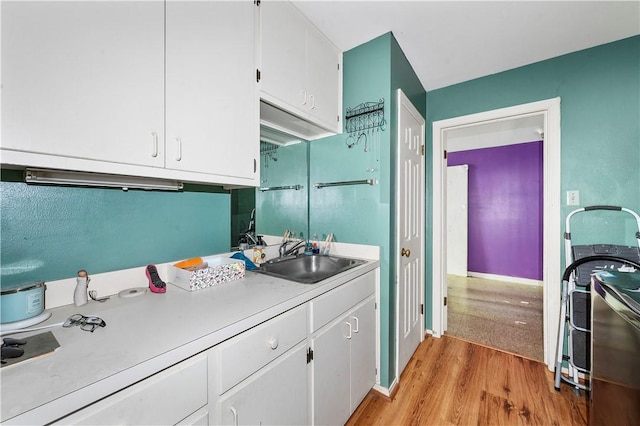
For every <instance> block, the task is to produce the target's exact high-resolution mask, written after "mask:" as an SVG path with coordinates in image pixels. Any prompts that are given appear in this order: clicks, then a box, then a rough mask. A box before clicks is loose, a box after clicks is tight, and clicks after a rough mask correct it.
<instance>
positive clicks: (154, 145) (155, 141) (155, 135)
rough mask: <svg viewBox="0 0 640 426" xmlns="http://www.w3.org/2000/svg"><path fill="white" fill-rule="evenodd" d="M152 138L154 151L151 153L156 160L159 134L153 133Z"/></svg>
mask: <svg viewBox="0 0 640 426" xmlns="http://www.w3.org/2000/svg"><path fill="white" fill-rule="evenodd" d="M151 136H153V151H151V156H152V157H153V158H156V157H157V156H158V133H157V132H151Z"/></svg>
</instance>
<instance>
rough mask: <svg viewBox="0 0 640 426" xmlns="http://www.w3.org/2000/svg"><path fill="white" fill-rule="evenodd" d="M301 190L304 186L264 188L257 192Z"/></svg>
mask: <svg viewBox="0 0 640 426" xmlns="http://www.w3.org/2000/svg"><path fill="white" fill-rule="evenodd" d="M302 188H304V186H302V185H286V186H266V187H263V188H258V190H260V191H262V192H265V191H282V190H285V189H295V190H296V191H298V190H300V189H302Z"/></svg>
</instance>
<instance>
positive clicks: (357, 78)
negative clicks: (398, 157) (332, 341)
mask: <svg viewBox="0 0 640 426" xmlns="http://www.w3.org/2000/svg"><path fill="white" fill-rule="evenodd" d="M343 63H344V70H343V81H344V88H343V109H344V112H345V113H346V109H347V108H355V107H357V106H358V105H359V104H361V103H364V102H377V101H379V100H380V99H384V101H385V111H384V116H385V119H386V121H387V127H386V129H385V130H384V131H380V132H370V133H368V134H367V135H366V137H367V139H368V151H367V152H365V151H364V140H361V142H360V143H359V144H357V145H355V146H353V147H352V148H348V147H347V138H348V137H349V136H350V135H349V134H347V133H343V134H341V135H338V136H334V137H330V138H325V139H321V140H316V141H312V142H311V143H310V148H311V153H310V171H309V175H310V184H311V189H310V191H311V192H310V197H309V199H310V202H309V206H310V210H309V224H310V225H309V227H310V232H311V233H312V234H313V233H317V234H318V236H322V235H323V234H327V233H329V232H333V233H334V235H335V239H336V241H339V242H348V243H358V244H370V245H377V246H380V250H381V259H380V260H381V262H380V307H379V309H380V312H379V315H380V354H381V360H380V369H381V371H380V382H381V385H382V386H389V385H390V384H391V382H392V381H393V379H394V378H395V374H396V372H395V363H396V360H395V337H396V336H395V327H396V324H395V314H396V313H395V275H394V271H393V270H392V265H391V261H392V260H393V256H392V253H393V251H392V245H393V241H394V233H393V225H392V224H393V217H392V215H393V210H394V208H393V205H394V204H393V202H394V200H393V190H392V188H394V185H395V182H394V179H393V176H394V173H393V168H392V163H393V162H392V159H393V153H394V152H395V146H396V123H395V121H396V120H395V119H394V118H393V117H395V116H396V112H395V111H396V109H397V108H396V100H395V96H396V95H395V89H397V88H402V89H403V91H404V92H405V93H406V94H407V95H408V96H409V97H410V99H411V100H412V101H413V102H414V104H415V105H416V107H417V108H418V109H419V110H420V111H422V112H424V106H425V91H424V89H423V88H422V86H421V84H420V82H419V80H418V78H417V77H416V75H415V73H414V72H413V69H412V68H411V66H410V65H409V62H408V61H407V59H406V57H405V56H404V54H403V53H402V51H401V49H400V47H399V46H398V43H397V42H396V40H395V38H394V37H393V35H392V34H391V33H387V34H384V35H382V36H380V37H378V38H376V39H374V40H371V41H370V42H368V43H365V44H363V45H361V46H358V47H356V48H355V49H352V50H350V51H348V52H345V53H344V56H343ZM356 136H357V135H356ZM350 142H351V141H349V143H350ZM376 147H377V148H376ZM371 169H374V170H375V171H373V172H371V171H370V170H371ZM369 178H375V179H377V180H378V184H377V185H375V186H370V185H354V186H340V187H332V188H322V189H316V188H313V184H314V183H317V182H336V181H347V180H360V179H369Z"/></svg>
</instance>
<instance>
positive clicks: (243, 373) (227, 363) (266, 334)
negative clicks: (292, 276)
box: [216, 304, 307, 394]
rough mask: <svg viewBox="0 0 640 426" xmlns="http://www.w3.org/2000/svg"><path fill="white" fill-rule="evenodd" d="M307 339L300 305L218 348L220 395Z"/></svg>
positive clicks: (305, 315)
mask: <svg viewBox="0 0 640 426" xmlns="http://www.w3.org/2000/svg"><path fill="white" fill-rule="evenodd" d="M306 337H307V305H306V304H304V305H302V306H299V307H297V308H294V309H292V310H290V311H288V312H285V313H284V314H282V315H278V316H277V317H275V318H273V319H271V320H269V321H267V322H265V323H263V324H261V325H259V326H257V327H255V328H253V329H251V330H249V331H246V332H244V333H242V334H241V335H239V336H237V337H234V338H233V339H230V340H228V341H226V342H224V343H222V344H220V345H219V347H218V348H216V350H217V351H218V353H219V355H218V359H219V366H218V377H219V380H220V394H222V393H224V392H226V391H227V390H229V389H230V388H231V387H232V386H234V385H236V383H238V382H240V381H241V380H244V379H245V378H247V377H248V376H249V375H251V374H253V373H254V372H255V371H257V370H258V369H260V368H262V367H263V366H264V365H266V364H268V363H269V362H271V361H273V360H274V359H276V358H277V357H279V356H280V355H282V354H284V353H285V352H286V351H288V350H289V349H290V348H292V347H293V346H295V345H296V344H297V343H299V342H300V341H302V340H304V339H306Z"/></svg>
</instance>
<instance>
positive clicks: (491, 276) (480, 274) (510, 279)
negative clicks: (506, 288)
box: [467, 271, 544, 287]
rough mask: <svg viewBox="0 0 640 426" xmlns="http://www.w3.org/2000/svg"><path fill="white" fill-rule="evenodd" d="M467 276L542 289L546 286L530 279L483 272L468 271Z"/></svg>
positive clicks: (541, 282)
mask: <svg viewBox="0 0 640 426" xmlns="http://www.w3.org/2000/svg"><path fill="white" fill-rule="evenodd" d="M467 275H468V276H470V277H474V278H484V279H486V280H493V281H506V282H510V283H516V284H525V285H533V286H538V287H542V286H543V285H544V281H540V280H532V279H530V278H520V277H509V276H506V275H495V274H485V273H483V272H471V271H468V272H467Z"/></svg>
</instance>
